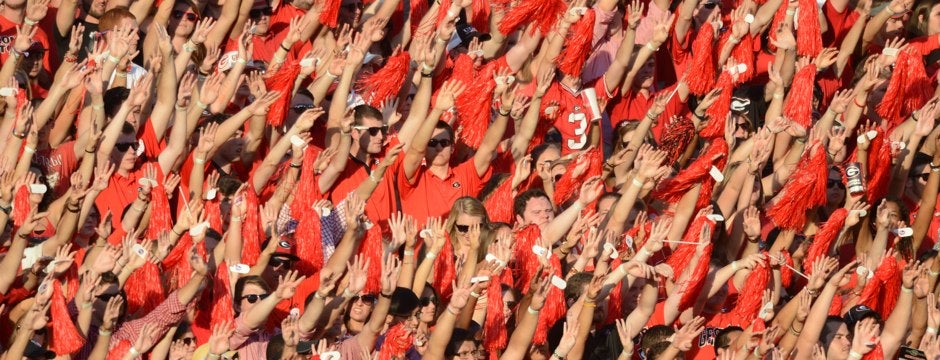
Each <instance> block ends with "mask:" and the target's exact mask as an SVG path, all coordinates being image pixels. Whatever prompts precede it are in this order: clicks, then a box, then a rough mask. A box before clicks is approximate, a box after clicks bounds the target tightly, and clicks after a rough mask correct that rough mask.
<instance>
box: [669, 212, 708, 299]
mask: <svg viewBox="0 0 940 360" xmlns="http://www.w3.org/2000/svg"><path fill="white" fill-rule="evenodd" d="M704 226H708V227H709V228H710V229H714V228H715V223H714V222H712V221H711V220H708V218H706V217H704V216H699V217H697V218H696V219H695V220H694V221H693V222H692V224H691V225H690V226H689V227H688V229H687V230H686V231H685V235H684V236H683V237H682V241H686V242H695V243H697V242H699V241H700V239H699V236H701V232H702V227H704ZM697 247H698V245H693V244H680V245H679V247H677V248H676V250H675V251H674V252H673V253H672V255H670V256H669V259H667V260H666V264H668V265H669V267H671V268H672V271H673V274H675V276H676V277H677V278H678V277H679V276H680V274H682V273H683V272H684V271H686V267H687V266H688V265H689V264H690V263H692V259H693V258H696V257H698V263H696V266H695V268H694V269H692V272H691V273H690V275H689V278H688V281H687V283H686V284H683V286H684V290H683V293H682V297H681V298H680V300H679V310H680V311H683V310H685V309H688V308H690V307H692V305H695V300H696V299H697V298H698V295H699V293H700V292H701V291H702V286H704V285H705V281H704V280H705V277H706V276H707V275H708V266H709V261H708V259H709V258H710V257H711V253H712V244H708V245H706V247H705V250H704V251H703V252H702V253H701V254H698V253H697V251H696V248H697Z"/></svg>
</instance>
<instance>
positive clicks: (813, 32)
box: [780, 0, 822, 56]
mask: <svg viewBox="0 0 940 360" xmlns="http://www.w3.org/2000/svg"><path fill="white" fill-rule="evenodd" d="M780 7H781V8H786V5H781V6H780ZM795 16H796V23H797V27H796V53H797V54H800V55H802V56H816V55H819V52H820V51H822V35H821V31H820V29H819V6H817V5H816V0H799V9H798V10H797V14H796V15H795Z"/></svg>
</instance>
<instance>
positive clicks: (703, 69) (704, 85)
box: [685, 25, 715, 96]
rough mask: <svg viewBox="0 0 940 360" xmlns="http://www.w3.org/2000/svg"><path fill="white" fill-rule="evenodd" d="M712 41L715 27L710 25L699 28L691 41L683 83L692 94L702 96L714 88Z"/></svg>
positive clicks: (713, 40)
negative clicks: (689, 62)
mask: <svg viewBox="0 0 940 360" xmlns="http://www.w3.org/2000/svg"><path fill="white" fill-rule="evenodd" d="M714 42H715V28H714V27H712V26H710V25H706V26H702V27H701V28H699V29H698V34H696V36H695V40H694V41H692V63H691V64H690V65H689V70H688V71H687V72H686V74H685V83H686V85H687V86H688V87H689V92H690V93H692V94H695V95H698V96H702V95H705V94H706V93H708V92H709V91H711V90H712V89H714V88H715V52H714V50H713V49H712V48H713V47H714Z"/></svg>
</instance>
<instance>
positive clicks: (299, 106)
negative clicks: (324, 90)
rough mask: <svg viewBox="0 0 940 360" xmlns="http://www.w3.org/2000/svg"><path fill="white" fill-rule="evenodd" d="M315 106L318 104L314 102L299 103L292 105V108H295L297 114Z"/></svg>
mask: <svg viewBox="0 0 940 360" xmlns="http://www.w3.org/2000/svg"><path fill="white" fill-rule="evenodd" d="M315 107H317V106H316V105H314V104H297V105H294V106H291V110H294V113H295V114H303V113H304V111H307V110H310V109H313V108H315Z"/></svg>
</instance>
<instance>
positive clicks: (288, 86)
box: [264, 0, 335, 126]
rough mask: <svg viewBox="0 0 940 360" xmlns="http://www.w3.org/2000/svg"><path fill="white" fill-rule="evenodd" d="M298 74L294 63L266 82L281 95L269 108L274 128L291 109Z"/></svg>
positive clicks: (270, 121)
mask: <svg viewBox="0 0 940 360" xmlns="http://www.w3.org/2000/svg"><path fill="white" fill-rule="evenodd" d="M334 1H335V0H334ZM298 74H300V63H298V62H296V61H292V62H290V63H285V64H283V65H281V67H280V68H278V69H277V71H276V72H275V73H274V75H272V76H271V77H269V78H267V79H265V80H264V86H265V88H266V89H268V91H278V92H280V94H281V95H280V96H279V97H278V98H277V99H276V100H274V102H273V103H271V107H269V108H268V115H267V120H268V124H271V125H273V126H281V125H282V124H284V119H285V118H286V117H287V108H289V107H290V99H291V93H292V92H293V91H294V81H295V80H296V79H297V75H298Z"/></svg>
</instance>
